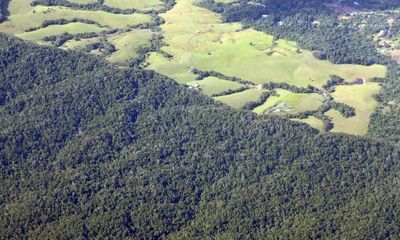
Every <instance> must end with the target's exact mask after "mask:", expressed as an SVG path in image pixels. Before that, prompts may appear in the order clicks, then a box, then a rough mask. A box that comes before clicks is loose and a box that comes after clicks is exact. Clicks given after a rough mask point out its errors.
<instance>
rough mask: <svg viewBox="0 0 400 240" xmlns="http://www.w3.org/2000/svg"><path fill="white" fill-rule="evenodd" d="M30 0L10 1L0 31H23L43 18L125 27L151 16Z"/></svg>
mask: <svg viewBox="0 0 400 240" xmlns="http://www.w3.org/2000/svg"><path fill="white" fill-rule="evenodd" d="M30 2H31V1H29V0H28V1H27V0H13V1H10V5H9V12H10V16H9V17H8V19H9V20H8V21H6V22H4V23H2V24H0V31H2V32H9V33H13V34H18V33H23V32H24V31H25V30H27V29H29V28H32V27H38V26H40V25H41V24H42V23H43V22H44V21H45V20H51V19H62V18H64V19H72V18H83V19H89V20H93V21H95V22H97V23H99V24H100V25H102V26H108V27H113V28H125V27H127V26H130V25H136V24H139V23H148V22H150V21H151V16H150V15H148V14H140V13H134V14H113V13H108V12H104V11H87V10H74V9H71V8H66V7H58V6H55V7H47V6H35V7H32V6H31V5H30Z"/></svg>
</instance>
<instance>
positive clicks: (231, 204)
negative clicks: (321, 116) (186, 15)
mask: <svg viewBox="0 0 400 240" xmlns="http://www.w3.org/2000/svg"><path fill="white" fill-rule="evenodd" d="M0 57H1V58H0V59H1V60H0V72H1V73H2V74H0V93H1V96H0V100H1V101H0V159H1V162H0V163H1V165H0V177H1V183H2V184H0V226H2V227H0V238H1V239H110V238H113V239H218V238H219V239H268V238H269V239H277V238H282V239H317V238H320V239H327V238H332V239H340V238H341V239H344V238H346V239H357V238H359V239H371V238H375V239H384V238H393V239H396V238H399V237H400V229H399V225H398V222H400V210H399V209H400V206H399V202H400V195H399V194H398V189H399V187H400V183H399V181H398V174H399V172H400V163H399V161H398V159H400V156H399V149H400V148H399V146H394V145H391V144H389V143H384V142H378V141H375V140H370V139H367V138H357V137H351V136H347V135H330V134H324V135H320V134H318V132H317V131H316V130H313V129H312V128H310V127H308V126H306V125H304V124H300V123H294V122H291V121H289V120H286V119H283V118H277V117H270V116H262V117H257V116H256V115H254V114H252V113H249V112H246V111H236V110H232V109H231V108H229V107H226V106H224V105H222V104H218V103H215V102H214V101H213V100H212V99H210V98H207V97H205V96H203V95H201V94H200V93H198V92H197V91H194V90H188V89H186V88H185V87H182V86H179V85H178V84H177V83H175V82H173V81H170V80H168V79H165V78H163V77H160V76H159V75H157V74H155V73H153V72H149V71H140V70H135V69H126V70H121V69H117V68H116V67H115V66H113V65H111V64H108V63H106V62H104V61H102V60H99V59H97V58H95V57H92V56H88V55H83V54H78V53H73V52H64V51H60V50H57V49H56V48H45V47H38V46H34V45H32V44H26V43H23V42H21V41H20V40H17V39H15V38H10V37H8V36H6V35H4V34H0Z"/></svg>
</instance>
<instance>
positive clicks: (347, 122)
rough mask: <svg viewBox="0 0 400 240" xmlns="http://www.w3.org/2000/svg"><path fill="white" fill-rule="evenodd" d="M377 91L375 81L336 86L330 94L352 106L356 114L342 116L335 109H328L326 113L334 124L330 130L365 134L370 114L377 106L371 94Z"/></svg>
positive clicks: (377, 87) (377, 86)
mask: <svg viewBox="0 0 400 240" xmlns="http://www.w3.org/2000/svg"><path fill="white" fill-rule="evenodd" d="M379 91H380V86H379V85H378V84H377V83H368V84H366V85H353V86H339V87H337V88H336V91H335V92H334V93H332V96H333V97H334V98H335V100H336V101H338V102H343V103H345V104H347V105H349V106H352V107H354V108H355V109H356V116H355V117H351V118H344V117H342V116H341V115H340V113H338V112H337V111H329V112H328V113H327V115H328V116H329V117H331V118H332V121H333V123H334V126H335V127H334V128H333V130H332V132H347V133H352V134H356V135H364V134H366V133H367V131H368V124H369V119H370V115H371V114H372V112H373V111H374V110H375V108H376V107H377V106H378V103H377V101H376V100H375V98H374V97H373V96H374V95H375V94H377V93H379Z"/></svg>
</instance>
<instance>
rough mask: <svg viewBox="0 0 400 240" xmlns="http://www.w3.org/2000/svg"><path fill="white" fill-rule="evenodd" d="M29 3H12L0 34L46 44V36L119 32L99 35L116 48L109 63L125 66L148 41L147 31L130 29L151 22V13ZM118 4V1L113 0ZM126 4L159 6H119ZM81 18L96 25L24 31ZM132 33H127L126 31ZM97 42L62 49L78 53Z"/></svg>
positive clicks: (80, 0) (21, 0)
mask: <svg viewBox="0 0 400 240" xmlns="http://www.w3.org/2000/svg"><path fill="white" fill-rule="evenodd" d="M31 2H32V0H12V1H10V4H9V9H8V10H9V12H10V16H9V17H8V19H9V20H8V21H6V22H4V23H2V24H0V31H1V32H8V33H13V34H15V35H16V36H18V37H20V38H22V39H24V40H29V41H35V42H37V43H41V44H50V43H45V42H43V41H42V39H43V38H44V37H46V36H55V35H60V34H62V33H65V32H68V33H70V34H77V33H89V32H97V33H98V32H103V31H104V30H108V29H111V28H112V29H119V30H121V31H120V32H118V34H104V33H102V34H101V37H104V38H107V40H108V41H109V42H110V43H111V44H113V45H115V47H116V49H117V51H116V52H115V53H113V54H112V55H111V56H108V60H110V61H111V62H114V63H117V64H122V65H123V64H125V63H126V61H128V60H130V59H132V58H135V57H136V56H137V54H136V49H137V48H138V47H139V46H143V45H145V44H148V43H149V42H150V39H151V35H152V33H151V32H150V30H148V29H134V28H132V26H135V25H137V24H142V23H150V22H151V21H152V17H151V15H150V14H141V13H134V14H113V13H109V12H105V11H90V10H75V9H71V8H67V7H59V6H52V7H47V6H35V7H33V6H31ZM71 2H74V3H79V4H87V3H90V2H94V0H72V1H71ZM115 2H117V1H115ZM128 2H130V3H133V4H135V6H138V7H140V6H143V7H145V6H147V5H148V6H150V5H152V6H154V7H155V6H156V5H157V7H158V5H159V4H160V3H161V2H159V1H158V0H150V1H139V0H135V1H125V3H122V2H121V1H118V2H117V3H120V4H127V3H128ZM131 7H132V6H130V5H127V6H126V7H123V8H131ZM72 18H81V19H88V20H92V21H95V22H96V23H98V24H99V25H100V26H101V27H100V26H98V25H96V24H86V23H80V22H75V23H69V24H65V25H50V26H47V27H45V28H40V29H37V30H35V31H31V32H25V31H26V30H28V29H30V28H33V27H39V26H41V24H42V23H43V22H44V21H46V20H55V19H72ZM128 28H129V29H130V30H131V31H128V32H126V30H127V29H128ZM99 40H100V37H93V38H90V39H80V40H75V39H73V40H70V41H67V42H66V43H65V44H64V46H61V48H62V49H72V50H81V49H84V48H85V47H86V46H87V45H88V44H90V43H95V42H97V41H99ZM92 53H93V54H96V55H104V54H103V53H101V52H100V51H99V50H95V51H92Z"/></svg>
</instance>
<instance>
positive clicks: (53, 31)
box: [16, 22, 104, 42]
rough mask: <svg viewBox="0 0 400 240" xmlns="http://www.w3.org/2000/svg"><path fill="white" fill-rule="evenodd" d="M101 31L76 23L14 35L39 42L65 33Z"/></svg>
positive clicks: (89, 25) (97, 28)
mask: <svg viewBox="0 0 400 240" xmlns="http://www.w3.org/2000/svg"><path fill="white" fill-rule="evenodd" d="M102 30H104V29H103V28H101V27H99V26H97V25H93V24H86V23H80V22H76V23H68V24H65V25H50V26H48V27H45V28H40V29H38V30H35V31H32V32H24V33H21V34H16V36H17V37H19V38H21V39H24V40H29V41H36V42H41V41H42V39H43V38H44V37H49V36H56V35H60V34H63V33H65V32H67V33H70V34H77V33H85V32H101V31H102Z"/></svg>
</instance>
